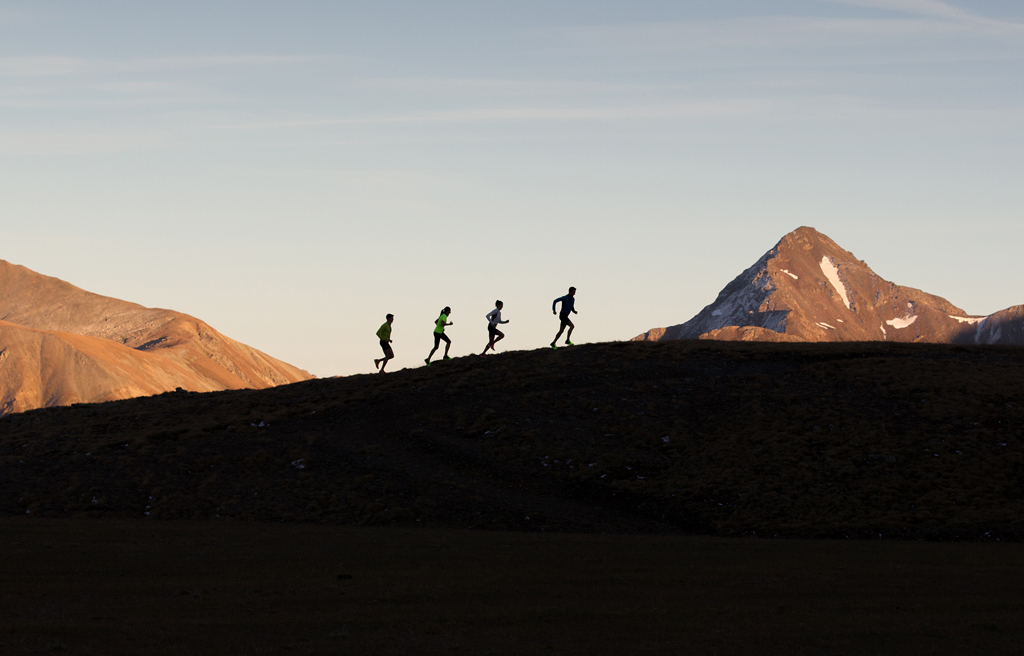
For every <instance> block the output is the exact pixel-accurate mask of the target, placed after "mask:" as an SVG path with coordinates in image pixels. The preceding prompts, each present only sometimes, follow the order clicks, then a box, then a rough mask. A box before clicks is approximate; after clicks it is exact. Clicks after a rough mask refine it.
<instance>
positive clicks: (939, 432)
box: [0, 341, 1024, 540]
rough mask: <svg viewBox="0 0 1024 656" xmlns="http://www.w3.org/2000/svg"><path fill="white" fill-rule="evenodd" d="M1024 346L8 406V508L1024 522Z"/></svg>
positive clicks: (180, 514) (810, 347)
mask: <svg viewBox="0 0 1024 656" xmlns="http://www.w3.org/2000/svg"><path fill="white" fill-rule="evenodd" d="M1022 365H1024V350H1020V349H1016V348H1009V347H958V346H944V345H920V344H887V343H853V344H851V343H841V344H817V345H814V344H758V343H723V342H707V341H704V342H688V341H681V342H671V341H670V342H658V343H639V342H634V343H629V342H627V343H612V344H595V345H587V346H577V347H573V348H569V349H559V350H558V351H548V350H544V351H532V352H521V353H507V354H503V355H499V356H491V357H489V358H479V357H475V356H470V357H465V358H459V359H456V360H452V361H449V362H441V363H436V364H434V365H433V366H431V367H430V368H418V369H413V370H403V371H398V372H394V373H390V374H388V375H384V376H381V375H364V376H353V377H349V378H335V379H325V380H312V381H306V382H302V383H296V384H292V385H286V386H281V387H277V388H272V389H268V390H260V391H253V390H243V391H227V392H215V393H206V394H196V393H187V392H177V393H168V394H163V395H160V396H155V397H149V398H140V399H131V400H126V401H117V402H111V403H104V404H94V405H77V406H73V407H67V408H50V409H43V410H35V411H32V412H27V413H24V414H15V415H10V416H7V417H4V418H3V419H0V512H3V513H6V514H10V515H23V516H24V515H28V516H30V517H35V516H44V517H55V516H59V517H110V518H134V519H140V520H157V519H217V518H233V519H246V520H260V521H273V522H279V521H285V522H323V523H333V524H352V525H355V524H361V525H400V526H431V527H438V528H483V529H497V530H517V531H577V532H623V533H638V532H648V533H679V532H693V533H704V534H715V535H757V536H768V537H774V536H777V537H797V536H798V537H840V538H841V537H850V538H871V539H878V538H880V537H881V538H882V539H890V538H892V539H916V538H935V539H950V540H986V539H991V540H995V539H1002V540H1007V539H1012V540H1017V539H1020V538H1021V537H1024V523H1022V519H1021V518H1022V517H1024V460H1022V448H1024V440H1022V433H1024V431H1022V427H1021V420H1022V418H1024V366H1022Z"/></svg>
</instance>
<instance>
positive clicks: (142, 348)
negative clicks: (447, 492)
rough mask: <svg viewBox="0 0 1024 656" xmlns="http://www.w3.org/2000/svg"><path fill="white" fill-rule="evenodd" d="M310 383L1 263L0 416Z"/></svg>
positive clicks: (245, 352)
mask: <svg viewBox="0 0 1024 656" xmlns="http://www.w3.org/2000/svg"><path fill="white" fill-rule="evenodd" d="M310 378H312V376H311V375H310V374H309V373H307V372H305V371H303V370H301V369H299V368H297V367H294V366H292V365H290V364H287V363H285V362H281V361H280V360H277V359H275V358H272V357H270V356H269V355H266V354H265V353H261V352H260V351H257V350H256V349H254V348H251V347H249V346H246V345H245V344H241V343H239V342H236V341H234V340H233V339H230V338H228V337H225V336H224V335H221V334H220V333H219V332H217V331H216V330H214V329H213V328H211V327H210V326H209V325H207V324H206V323H204V322H202V321H200V320H199V319H196V318H194V317H190V316H188V315H186V314H181V313H180V312H174V311H172V310H159V309H151V308H145V307H142V306H141V305H136V304H135V303H128V302H126V301H120V300H117V299H115V298H109V297H106V296H99V295H97V294H92V293H90V292H87V291H84V290H82V289H79V288H78V287H75V286H74V285H71V284H69V283H66V282H64V281H62V280H58V279H57V278H51V277H49V276H44V275H41V274H38V273H36V272H34V271H31V270H29V269H26V268H25V267H22V266H17V265H14V264H11V263H9V262H5V261H3V260H0V415H4V414H7V413H10V412H22V411H25V410H30V409H33V408H39V407H46V406H55V405H69V404H72V403H80V402H97V401H111V400H115V399H126V398H132V397H136V396H145V395H150V394H159V393H161V392H167V391H173V390H175V389H176V388H178V387H181V388H183V389H185V390H189V391H197V392H206V391H214V390H224V389H239V388H254V389H262V388H266V387H272V386H275V385H280V384H282V383H292V382H298V381H301V380H307V379H310Z"/></svg>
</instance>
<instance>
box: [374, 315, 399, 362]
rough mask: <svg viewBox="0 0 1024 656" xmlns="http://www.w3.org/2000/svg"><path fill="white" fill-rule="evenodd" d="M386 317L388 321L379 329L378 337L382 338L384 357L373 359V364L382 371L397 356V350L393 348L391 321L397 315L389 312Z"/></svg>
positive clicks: (381, 345) (381, 346)
mask: <svg viewBox="0 0 1024 656" xmlns="http://www.w3.org/2000/svg"><path fill="white" fill-rule="evenodd" d="M384 318H385V319H387V321H385V322H384V325H383V326H381V327H380V328H378V329H377V339H379V340H380V348H381V349H382V350H383V351H384V357H383V358H380V359H379V360H378V359H374V361H373V366H374V367H377V368H378V369H380V372H381V373H384V367H385V365H387V363H388V360H390V359H391V358H393V357H395V352H394V351H392V350H391V323H392V322H393V321H394V320H395V315H393V314H389V315H387V316H386V317H384Z"/></svg>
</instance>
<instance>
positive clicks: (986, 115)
mask: <svg viewBox="0 0 1024 656" xmlns="http://www.w3.org/2000/svg"><path fill="white" fill-rule="evenodd" d="M733 120H741V121H745V122H750V121H766V122H777V123H785V122H808V121H815V122H826V123H844V122H853V123H856V122H874V123H879V122H892V123H899V124H906V123H907V122H914V121H925V120H928V121H931V120H937V121H956V122H965V123H966V122H979V121H987V120H993V121H994V120H998V121H1001V122H1012V123H1014V124H1016V125H1020V124H1022V123H1024V108H1017V107H1011V108H1002V109H942V108H934V107H909V106H897V105H892V104H889V103H881V102H877V101H873V100H870V99H867V98H863V97H859V96H853V95H817V96H804V97H752V98H740V99H708V100H695V101H690V102H685V103H676V104H665V105H646V106H628V107H622V106H620V107H584V106H577V107H504V108H465V109H449V110H438V111H431V112H402V113H384V114H373V115H361V116H293V117H288V118H272V119H256V118H254V119H248V120H232V121H221V122H211V123H206V124H205V126H204V127H205V128H206V129H215V130H242V131H244V130H253V131H260V130H288V129H306V128H312V129H324V128H331V127H348V126H351V127H357V126H374V125H381V126H387V125H430V124H437V125H442V124H458V125H471V124H502V123H505V124H523V123H598V122H604V123H614V122H624V123H630V122H632V123H640V122H651V123H657V122H663V123H667V124H677V125H683V124H698V123H701V122H708V121H733ZM195 125H200V123H195Z"/></svg>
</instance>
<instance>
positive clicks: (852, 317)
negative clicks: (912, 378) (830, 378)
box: [633, 227, 1024, 345]
mask: <svg viewBox="0 0 1024 656" xmlns="http://www.w3.org/2000/svg"><path fill="white" fill-rule="evenodd" d="M633 339H634V341H660V340H665V339H718V340H729V341H765V342H849V341H894V342H929V343H938V344H1007V345H1024V306H1022V305H1017V306H1013V307H1010V308H1007V309H1005V310H1001V311H999V312H996V313H994V314H992V315H989V316H971V315H968V314H967V313H966V312H964V311H963V310H961V309H960V308H958V307H956V306H955V305H953V304H952V303H950V302H949V301H947V300H946V299H944V298H942V297H939V296H935V295H933V294H928V293H926V292H923V291H921V290H919V289H914V288H912V287H903V286H901V285H897V284H895V283H892V282H889V281H887V280H884V279H882V278H881V277H880V276H878V275H877V274H876V273H875V272H874V271H872V270H871V268H870V267H868V265H867V264H866V263H865V262H864V261H863V260H858V259H857V258H856V256H854V255H853V254H852V253H850V252H849V251H846V250H844V249H843V248H841V247H840V246H839V245H838V244H836V243H835V242H834V241H832V240H831V239H829V238H828V237H826V236H825V235H823V234H821V233H820V232H818V231H817V230H815V229H814V228H809V227H801V228H798V229H797V230H794V231H793V232H791V233H789V234H787V235H786V236H785V237H783V238H782V239H781V240H780V241H779V243H778V244H776V245H775V247H774V248H772V249H771V250H769V251H768V252H767V253H765V254H764V255H763V256H762V257H761V258H760V259H759V260H758V261H757V262H755V263H754V264H753V266H751V267H750V268H748V269H747V270H746V271H744V272H743V273H741V274H740V275H739V276H737V277H736V278H735V279H734V280H733V281H732V282H731V283H729V284H728V285H727V286H726V287H725V289H723V290H722V291H721V293H719V295H718V298H717V299H716V300H715V302H714V303H712V304H710V305H708V306H707V307H705V308H704V309H703V310H701V311H700V312H699V313H698V314H697V315H696V316H695V317H693V318H692V319H690V320H689V321H687V322H686V323H683V324H678V325H675V326H669V327H667V328H653V329H651V330H649V331H647V332H645V333H644V334H642V335H638V336H637V337H634V338H633Z"/></svg>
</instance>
